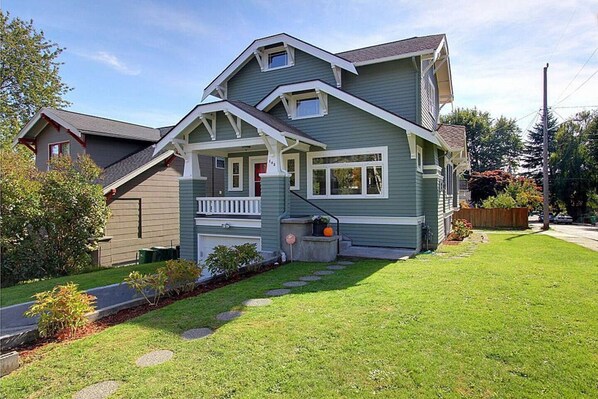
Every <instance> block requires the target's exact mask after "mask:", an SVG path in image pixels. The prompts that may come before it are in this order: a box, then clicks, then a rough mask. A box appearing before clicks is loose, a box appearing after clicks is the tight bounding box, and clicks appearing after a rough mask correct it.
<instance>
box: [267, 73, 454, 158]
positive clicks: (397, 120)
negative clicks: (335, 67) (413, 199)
mask: <svg viewBox="0 0 598 399" xmlns="http://www.w3.org/2000/svg"><path fill="white" fill-rule="evenodd" d="M307 90H321V91H323V92H324V93H327V94H328V95H331V96H333V97H336V98H338V99H339V100H342V101H344V102H346V103H348V104H351V105H353V106H355V107H357V108H359V109H361V110H363V111H365V112H368V113H370V114H372V115H374V116H377V117H378V118H380V119H382V120H384V121H386V122H388V123H390V124H392V125H395V126H398V127H400V128H401V129H404V130H405V132H406V133H413V134H415V135H416V136H419V137H421V138H423V139H424V140H427V141H429V142H431V143H433V144H436V145H438V146H441V147H442V146H443V144H442V142H441V141H440V139H439V137H438V136H439V135H438V133H436V132H432V131H429V130H427V129H424V128H423V127H421V126H419V125H417V124H415V123H413V122H410V121H408V120H406V119H403V118H401V117H400V116H397V115H395V114H393V113H391V112H388V111H386V110H385V109H382V108H380V107H378V106H376V105H374V104H371V103H369V102H367V101H364V100H362V99H360V98H357V97H355V96H353V95H351V94H349V93H347V92H346V91H343V90H339V89H337V88H336V87H333V86H330V85H329V84H328V83H324V82H322V81H321V80H311V81H308V82H301V83H294V84H289V85H282V86H278V87H277V88H276V89H275V90H274V91H272V92H271V93H270V94H269V95H268V96H267V97H266V98H264V99H263V100H262V101H260V103H259V104H258V105H256V108H257V109H259V110H261V111H264V110H266V111H267V110H268V109H269V108H271V106H272V105H273V104H275V103H277V102H278V101H280V96H281V95H284V94H287V93H292V92H297V91H307Z"/></svg>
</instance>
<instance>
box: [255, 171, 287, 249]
mask: <svg viewBox="0 0 598 399" xmlns="http://www.w3.org/2000/svg"><path fill="white" fill-rule="evenodd" d="M261 178H262V180H261V182H262V230H261V236H262V250H264V251H280V249H281V245H280V219H282V218H283V217H288V216H289V215H290V208H291V206H290V203H291V198H290V192H289V182H290V179H289V176H286V174H280V175H269V174H268V173H264V174H262V175H261Z"/></svg>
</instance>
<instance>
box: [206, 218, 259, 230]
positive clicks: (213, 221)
mask: <svg viewBox="0 0 598 399" xmlns="http://www.w3.org/2000/svg"><path fill="white" fill-rule="evenodd" d="M225 224H228V225H229V227H242V228H255V229H261V228H262V219H234V218H225V217H223V218H195V225H196V226H212V227H222V228H223V229H224V228H225V227H224V226H223V225H225Z"/></svg>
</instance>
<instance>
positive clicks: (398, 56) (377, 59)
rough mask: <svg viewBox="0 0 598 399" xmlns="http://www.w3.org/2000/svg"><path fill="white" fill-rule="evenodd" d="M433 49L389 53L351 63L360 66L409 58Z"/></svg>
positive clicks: (431, 51)
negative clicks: (395, 53) (386, 55)
mask: <svg viewBox="0 0 598 399" xmlns="http://www.w3.org/2000/svg"><path fill="white" fill-rule="evenodd" d="M432 53H434V50H422V51H414V52H412V53H405V54H399V55H391V56H389V57H382V58H375V59H372V60H365V61H357V62H354V63H353V65H355V66H357V67H360V66H365V65H372V64H379V63H381V62H388V61H396V60H402V59H403V58H411V57H418V56H422V55H426V54H432Z"/></svg>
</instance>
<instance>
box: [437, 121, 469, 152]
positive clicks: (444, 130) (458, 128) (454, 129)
mask: <svg viewBox="0 0 598 399" xmlns="http://www.w3.org/2000/svg"><path fill="white" fill-rule="evenodd" d="M438 134H439V135H440V137H442V139H443V140H444V142H445V143H446V144H447V145H448V147H449V148H450V149H451V150H453V151H454V150H463V149H465V147H466V143H467V139H466V135H465V126H462V125H447V124H441V125H438Z"/></svg>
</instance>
